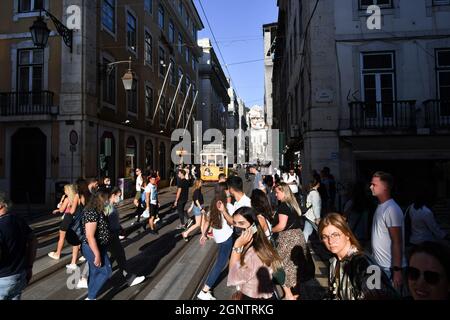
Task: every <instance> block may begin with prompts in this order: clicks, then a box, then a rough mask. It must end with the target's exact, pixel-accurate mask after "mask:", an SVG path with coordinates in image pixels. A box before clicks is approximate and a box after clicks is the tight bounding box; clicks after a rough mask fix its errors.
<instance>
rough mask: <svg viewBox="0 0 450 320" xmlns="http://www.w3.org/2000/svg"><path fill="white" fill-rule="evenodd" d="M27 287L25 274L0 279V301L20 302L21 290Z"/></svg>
mask: <svg viewBox="0 0 450 320" xmlns="http://www.w3.org/2000/svg"><path fill="white" fill-rule="evenodd" d="M26 286H27V274H26V272H25V271H23V272H22V273H18V274H14V275H12V276H8V277H2V278H0V300H20V295H21V294H22V290H23V289H25V287H26Z"/></svg>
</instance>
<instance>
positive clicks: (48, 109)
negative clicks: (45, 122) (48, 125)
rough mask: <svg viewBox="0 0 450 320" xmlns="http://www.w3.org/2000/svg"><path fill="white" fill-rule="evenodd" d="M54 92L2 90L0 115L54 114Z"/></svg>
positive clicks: (0, 94)
mask: <svg viewBox="0 0 450 320" xmlns="http://www.w3.org/2000/svg"><path fill="white" fill-rule="evenodd" d="M53 111H54V108H53V92H50V91H34V92H0V115H1V116H22V115H47V114H53Z"/></svg>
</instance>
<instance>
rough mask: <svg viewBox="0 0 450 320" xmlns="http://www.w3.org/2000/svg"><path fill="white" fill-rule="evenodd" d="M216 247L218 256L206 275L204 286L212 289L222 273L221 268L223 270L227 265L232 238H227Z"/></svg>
mask: <svg viewBox="0 0 450 320" xmlns="http://www.w3.org/2000/svg"><path fill="white" fill-rule="evenodd" d="M218 246H219V254H218V256H217V260H216V263H215V264H214V267H213V268H212V269H211V271H210V273H209V275H208V279H206V285H207V286H208V287H210V288H212V287H214V285H215V284H216V281H217V279H218V278H219V276H220V274H221V273H222V270H223V268H225V266H226V265H227V263H228V260H229V258H230V254H231V249H232V248H233V236H232V235H231V236H230V237H229V238H228V240H226V241H225V242H222V243H219V244H218Z"/></svg>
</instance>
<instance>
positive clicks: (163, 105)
mask: <svg viewBox="0 0 450 320" xmlns="http://www.w3.org/2000/svg"><path fill="white" fill-rule="evenodd" d="M158 108H159V127H160V128H164V122H165V121H166V98H164V97H161V101H160V103H159V106H158Z"/></svg>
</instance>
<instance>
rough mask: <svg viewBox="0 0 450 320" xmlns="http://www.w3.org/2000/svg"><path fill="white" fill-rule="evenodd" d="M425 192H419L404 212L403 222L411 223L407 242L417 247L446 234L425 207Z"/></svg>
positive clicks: (441, 237) (439, 238)
mask: <svg viewBox="0 0 450 320" xmlns="http://www.w3.org/2000/svg"><path fill="white" fill-rule="evenodd" d="M425 194H426V192H419V193H418V195H417V196H416V197H415V199H414V203H413V204H411V205H410V206H409V207H408V209H406V211H405V216H406V217H405V218H406V219H405V221H406V222H407V221H408V219H409V220H410V221H411V224H410V226H411V235H410V238H409V242H410V243H411V244H414V245H418V244H420V243H422V242H425V241H435V240H441V239H443V238H445V237H446V236H447V234H446V233H445V232H444V231H442V230H441V228H440V227H439V225H438V223H437V222H436V220H435V218H434V215H433V212H432V211H431V210H430V209H429V208H428V207H427V206H426V205H425V202H426V200H425V198H426V196H425ZM407 223H408V222H407Z"/></svg>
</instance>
